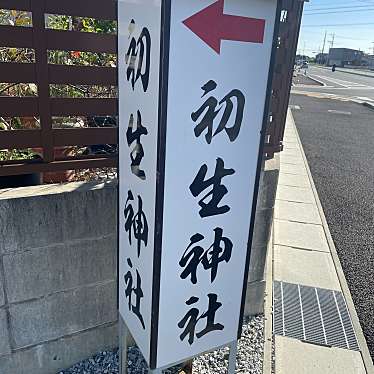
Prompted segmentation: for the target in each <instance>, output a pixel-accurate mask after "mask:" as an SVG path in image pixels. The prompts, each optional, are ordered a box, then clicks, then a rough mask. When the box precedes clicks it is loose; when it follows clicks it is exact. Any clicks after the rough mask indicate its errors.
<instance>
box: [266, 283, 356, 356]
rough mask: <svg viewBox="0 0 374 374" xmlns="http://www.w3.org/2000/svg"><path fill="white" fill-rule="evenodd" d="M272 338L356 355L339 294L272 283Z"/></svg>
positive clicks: (350, 325) (348, 321) (354, 339)
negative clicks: (345, 351)
mask: <svg viewBox="0 0 374 374" xmlns="http://www.w3.org/2000/svg"><path fill="white" fill-rule="evenodd" d="M273 295H274V296H273V297H274V300H273V307H274V314H273V319H274V320H273V326H274V334H276V335H283V336H288V337H290V338H295V339H299V340H304V341H306V342H309V343H314V344H319V345H327V346H332V347H339V348H344V349H351V350H354V351H358V350H359V348H358V344H357V339H356V334H355V332H354V330H353V326H352V321H351V318H350V315H349V312H348V309H347V305H346V303H345V300H344V297H343V294H342V293H341V292H337V291H333V290H327V289H322V288H314V287H307V286H302V285H299V284H292V283H286V282H278V281H274V283H273Z"/></svg>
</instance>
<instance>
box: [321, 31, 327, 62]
mask: <svg viewBox="0 0 374 374" xmlns="http://www.w3.org/2000/svg"><path fill="white" fill-rule="evenodd" d="M326 36H327V31H325V37H324V38H323V46H322V56H321V57H322V58H323V54H324V53H325V45H326Z"/></svg>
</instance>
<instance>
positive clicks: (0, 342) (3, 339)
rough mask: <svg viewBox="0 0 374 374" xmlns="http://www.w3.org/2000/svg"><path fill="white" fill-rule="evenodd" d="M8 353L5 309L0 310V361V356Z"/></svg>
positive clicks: (8, 344)
mask: <svg viewBox="0 0 374 374" xmlns="http://www.w3.org/2000/svg"><path fill="white" fill-rule="evenodd" d="M9 353H10V343H9V332H8V323H7V317H6V311H5V309H0V359H1V356H2V355H6V354H9ZM0 373H2V372H1V365H0Z"/></svg>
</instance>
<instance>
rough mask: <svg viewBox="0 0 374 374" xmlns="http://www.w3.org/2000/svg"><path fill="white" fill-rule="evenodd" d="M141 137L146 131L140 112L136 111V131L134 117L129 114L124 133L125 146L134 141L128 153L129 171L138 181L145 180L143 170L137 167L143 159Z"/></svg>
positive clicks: (146, 133)
mask: <svg viewBox="0 0 374 374" xmlns="http://www.w3.org/2000/svg"><path fill="white" fill-rule="evenodd" d="M142 135H148V131H147V129H146V128H145V127H144V126H143V124H142V115H141V114H140V111H139V110H138V112H137V120H136V130H134V115H133V114H131V116H130V120H129V126H128V128H127V132H126V139H127V144H128V146H129V147H130V145H131V144H132V143H133V142H134V141H136V143H135V147H134V149H133V150H132V151H131V153H130V158H131V171H132V173H133V174H135V175H136V176H137V177H139V178H140V179H143V180H145V179H146V176H145V172H144V170H141V169H140V167H139V165H140V163H141V161H142V159H143V157H144V149H143V145H142V144H141V142H140V137H141V136H142Z"/></svg>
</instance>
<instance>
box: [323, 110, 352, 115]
mask: <svg viewBox="0 0 374 374" xmlns="http://www.w3.org/2000/svg"><path fill="white" fill-rule="evenodd" d="M328 112H329V113H334V114H345V115H348V116H350V115H351V114H352V113H351V112H344V111H343V110H332V109H330V110H328Z"/></svg>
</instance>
